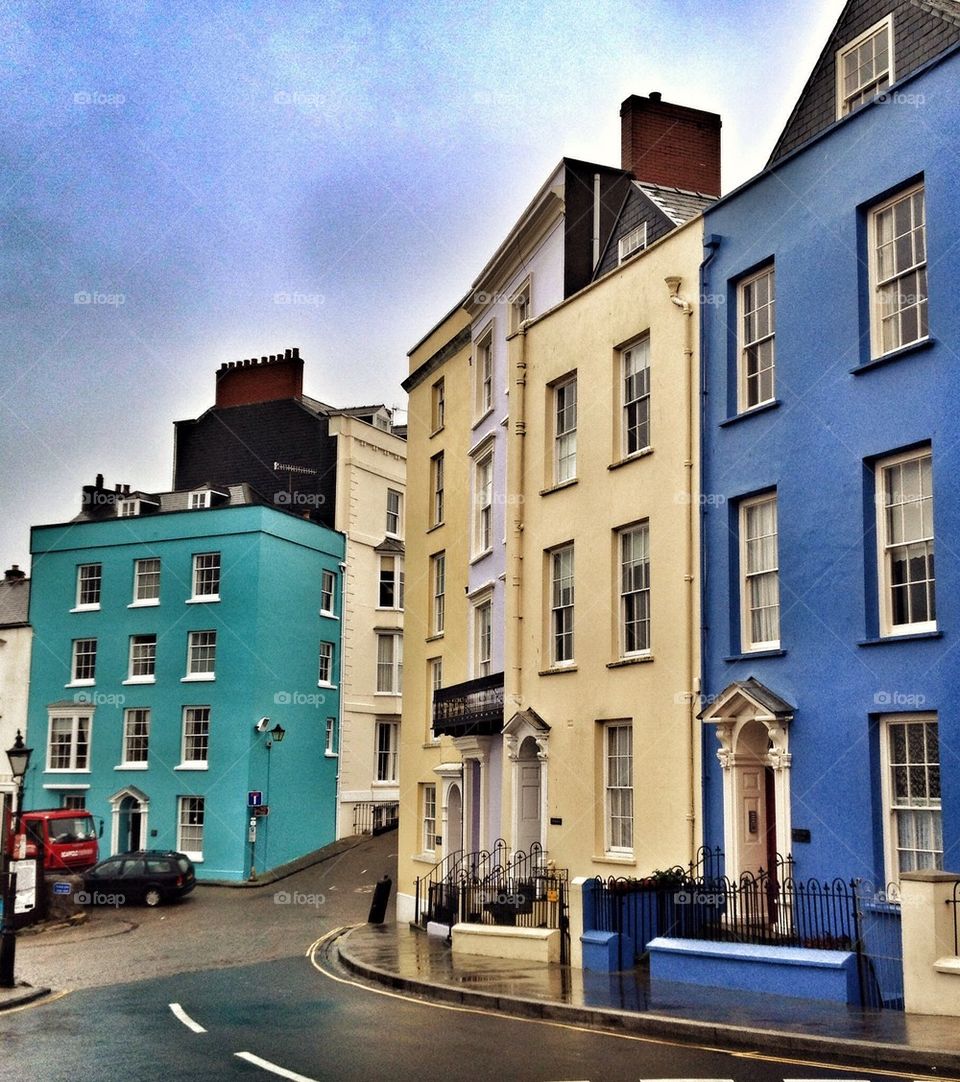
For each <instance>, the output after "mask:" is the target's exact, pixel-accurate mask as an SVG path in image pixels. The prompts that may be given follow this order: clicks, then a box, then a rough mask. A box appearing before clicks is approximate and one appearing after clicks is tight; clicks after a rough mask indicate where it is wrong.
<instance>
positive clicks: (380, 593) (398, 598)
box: [377, 552, 404, 612]
mask: <svg viewBox="0 0 960 1082" xmlns="http://www.w3.org/2000/svg"><path fill="white" fill-rule="evenodd" d="M390 564H392V565H393V566H392V567H388V565H390ZM385 588H386V589H387V590H388V591H389V592H392V594H393V604H388V603H387V602H385V601H384V589H385ZM403 588H404V579H403V557H402V556H401V555H400V554H399V553H398V552H396V553H386V552H384V553H381V554H380V559H379V561H378V568H377V608H378V609H381V610H384V609H386V610H389V611H391V612H402V611H403Z"/></svg>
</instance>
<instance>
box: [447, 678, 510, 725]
mask: <svg viewBox="0 0 960 1082" xmlns="http://www.w3.org/2000/svg"><path fill="white" fill-rule="evenodd" d="M502 728H503V673H502V672H499V673H492V674H491V675H490V676H481V677H479V679H477V680H467V681H465V682H464V683H462V684H452V685H451V686H450V687H447V688H437V690H436V691H435V692H434V693H433V733H434V736H493V735H494V734H496V733H499V732H500V730H501V729H502Z"/></svg>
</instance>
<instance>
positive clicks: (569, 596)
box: [502, 219, 702, 875]
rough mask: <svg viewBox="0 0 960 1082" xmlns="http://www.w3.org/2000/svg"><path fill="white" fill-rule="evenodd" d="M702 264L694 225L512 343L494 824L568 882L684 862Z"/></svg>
mask: <svg viewBox="0 0 960 1082" xmlns="http://www.w3.org/2000/svg"><path fill="white" fill-rule="evenodd" d="M701 251H702V225H701V221H700V220H699V219H694V220H693V221H691V222H690V223H689V224H687V225H686V226H683V227H681V228H679V229H677V230H676V231H675V232H673V233H671V234H668V235H667V236H666V237H665V238H664V239H662V240H660V241H658V242H656V243H655V244H653V245H651V246H650V247H649V248H648V249H647V250H645V251H642V252H641V253H640V254H638V255H635V256H633V257H632V258H631V259H630V260H628V261H627V262H625V263H624V264H623V265H621V267H620V268H619V269H618V270H615V271H613V272H611V273H609V274H607V275H606V276H604V277H603V278H601V279H599V280H598V281H597V282H595V283H594V284H592V285H590V286H588V287H587V288H586V289H584V290H582V291H581V292H579V293H578V294H576V295H575V296H573V297H571V298H570V299H569V300H567V301H565V302H564V303H563V304H561V305H559V306H557V307H556V308H555V309H553V310H552V311H551V312H548V313H546V314H545V315H544V316H542V317H541V318H539V319H535V320H532V321H531V322H529V323H527V324H526V326H525V328H523V329H522V330H521V332H520V333H518V334H517V335H515V336H514V337H513V338H512V339H511V342H510V346H511V369H512V370H511V377H510V379H511V412H510V442H509V445H508V460H509V462H510V465H511V473H510V478H509V488H510V493H511V500H510V507H511V510H512V514H511V521H510V523H509V529H508V545H507V556H508V565H507V585H508V600H507V629H506V669H505V700H506V708H505V726H504V730H503V731H504V735H505V740H506V746H507V755H506V757H505V762H504V774H503V779H502V792H503V805H504V819H505V821H506V822H507V823H508V824H509V838H510V839H511V840H512V844H513V846H514V847H515V848H518V849H524V848H527V847H529V845H530V844H531V843H532V842H539V843H540V844H541V845H542V846H543V848H544V850H545V852H546V853H547V855H548V856H549V857H550V858H551V859H553V860H554V861H555V862H556V863H557V865H558V866H560V867H563V868H567V869H569V870H570V872H571V874H572V875H597V874H599V875H610V874H626V875H643V874H647V873H649V872H651V871H653V870H654V869H656V868H664V867H668V866H671V865H674V864H677V863H686V862H687V861H688V860H691V859H693V857H694V855H695V852H696V848H697V839H698V837H699V832H698V829H697V821H698V813H699V781H698V779H699V765H698V762H699V746H700V737H699V729H700V724H699V722H698V721H697V717H696V714H697V710H698V709H699V707H698V705H697V702H698V699H697V695H696V692H697V691H698V682H697V678H698V673H699V657H698V643H699V617H698V604H699V602H698V585H697V584H698V560H699V556H698V542H697V528H698V523H697V508H698V487H697V476H696V471H697V467H696V463H697V461H698V439H697V435H698V425H697V416H698V412H697V400H698V396H697V386H698V382H697V381H698V375H697V373H698V352H697V320H698V309H699V303H698V301H699V298H698V266H699V263H700V259H701Z"/></svg>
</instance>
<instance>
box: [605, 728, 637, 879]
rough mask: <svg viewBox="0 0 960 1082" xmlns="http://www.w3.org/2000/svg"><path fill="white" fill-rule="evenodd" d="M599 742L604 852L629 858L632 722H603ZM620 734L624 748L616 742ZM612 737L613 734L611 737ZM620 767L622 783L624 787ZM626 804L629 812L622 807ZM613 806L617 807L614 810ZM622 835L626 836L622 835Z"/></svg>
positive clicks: (632, 807)
mask: <svg viewBox="0 0 960 1082" xmlns="http://www.w3.org/2000/svg"><path fill="white" fill-rule="evenodd" d="M601 729H602V739H603V843H604V851H605V852H607V853H610V854H611V855H616V856H620V857H623V856H633V852H634V816H635V814H636V803H635V801H634V777H635V774H634V769H633V758H634V757H633V722H632V721H625V720H620V721H606V722H603V723H602V726H601ZM621 733H626V734H628V739H627V740H626V745H627V746H626V748H624V747H623V745H622V744H621V742H620V735H619V734H621ZM613 734H617V736H616V737H614V735H613ZM624 768H625V771H626V775H627V777H626V784H624ZM624 804H627V805H629V811H627V810H626V809H625V808H624V806H623V805H624ZM615 805H617V807H616V808H615ZM625 835H626V836H625Z"/></svg>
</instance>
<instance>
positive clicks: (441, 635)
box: [423, 631, 443, 642]
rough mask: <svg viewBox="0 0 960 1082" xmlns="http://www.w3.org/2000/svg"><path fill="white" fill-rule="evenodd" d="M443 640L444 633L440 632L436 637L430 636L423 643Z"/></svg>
mask: <svg viewBox="0 0 960 1082" xmlns="http://www.w3.org/2000/svg"><path fill="white" fill-rule="evenodd" d="M442 638H443V632H442V631H438V632H437V633H436V634H435V635H428V636H427V637H426V638H425V639H424V640H423V641H424V642H437V641H439V640H440V639H442Z"/></svg>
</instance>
